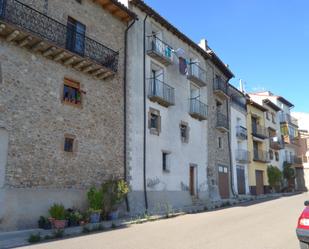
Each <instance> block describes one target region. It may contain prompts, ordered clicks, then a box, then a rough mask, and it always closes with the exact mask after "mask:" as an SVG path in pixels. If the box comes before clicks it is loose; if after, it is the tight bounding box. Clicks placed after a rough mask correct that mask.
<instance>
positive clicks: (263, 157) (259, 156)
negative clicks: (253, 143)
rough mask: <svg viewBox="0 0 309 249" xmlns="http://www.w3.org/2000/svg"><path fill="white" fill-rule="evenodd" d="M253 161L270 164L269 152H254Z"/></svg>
mask: <svg viewBox="0 0 309 249" xmlns="http://www.w3.org/2000/svg"><path fill="white" fill-rule="evenodd" d="M253 161H256V162H261V163H269V162H270V160H269V154H268V152H267V151H262V150H254V153H253Z"/></svg>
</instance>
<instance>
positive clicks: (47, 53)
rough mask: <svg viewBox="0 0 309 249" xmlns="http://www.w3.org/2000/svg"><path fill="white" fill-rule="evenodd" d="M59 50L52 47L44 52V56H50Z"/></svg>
mask: <svg viewBox="0 0 309 249" xmlns="http://www.w3.org/2000/svg"><path fill="white" fill-rule="evenodd" d="M56 50H57V48H56V47H50V48H48V49H46V50H45V51H44V52H43V56H49V55H51V54H52V53H54V52H55V51H56Z"/></svg>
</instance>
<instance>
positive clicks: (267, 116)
mask: <svg viewBox="0 0 309 249" xmlns="http://www.w3.org/2000/svg"><path fill="white" fill-rule="evenodd" d="M266 118H267V120H270V117H269V111H266Z"/></svg>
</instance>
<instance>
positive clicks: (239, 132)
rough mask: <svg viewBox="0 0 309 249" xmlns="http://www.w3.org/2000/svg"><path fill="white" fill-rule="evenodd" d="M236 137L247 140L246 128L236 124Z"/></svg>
mask: <svg viewBox="0 0 309 249" xmlns="http://www.w3.org/2000/svg"><path fill="white" fill-rule="evenodd" d="M236 137H237V138H238V139H242V140H247V139H248V133H247V128H245V127H242V126H240V125H238V126H236Z"/></svg>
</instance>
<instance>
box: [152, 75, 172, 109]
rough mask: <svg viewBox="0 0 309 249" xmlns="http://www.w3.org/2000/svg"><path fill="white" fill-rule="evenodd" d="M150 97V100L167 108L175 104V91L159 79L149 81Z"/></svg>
mask: <svg viewBox="0 0 309 249" xmlns="http://www.w3.org/2000/svg"><path fill="white" fill-rule="evenodd" d="M148 96H149V98H150V99H153V100H154V101H158V102H159V103H160V104H163V105H165V106H170V105H174V104H175V89H174V88H173V87H171V86H169V85H168V84H166V83H164V82H162V81H160V80H158V79H153V78H151V79H149V94H148Z"/></svg>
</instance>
